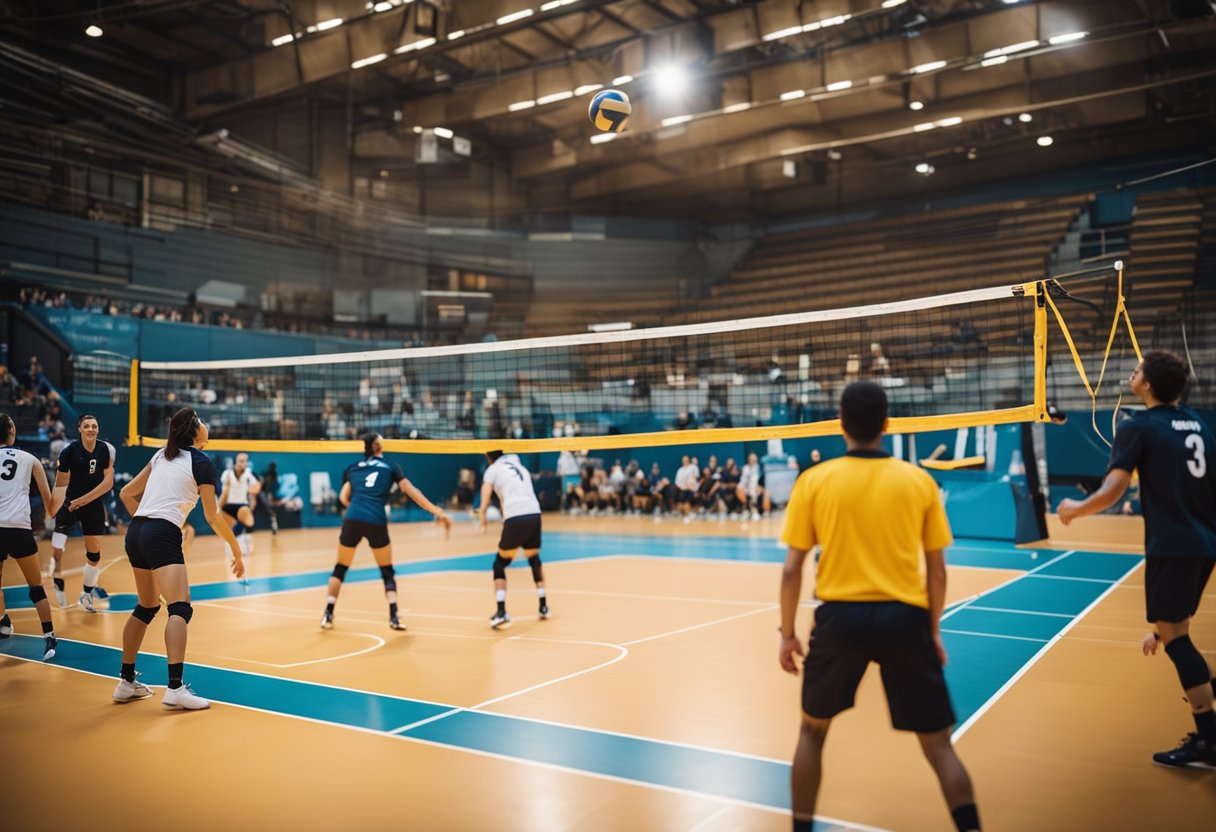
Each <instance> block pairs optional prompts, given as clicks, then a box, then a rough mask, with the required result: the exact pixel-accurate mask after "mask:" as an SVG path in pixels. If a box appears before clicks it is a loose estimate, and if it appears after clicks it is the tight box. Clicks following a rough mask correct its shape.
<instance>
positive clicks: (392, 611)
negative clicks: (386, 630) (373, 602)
mask: <svg viewBox="0 0 1216 832" xmlns="http://www.w3.org/2000/svg"><path fill="white" fill-rule="evenodd" d="M388 615H389V618H396V617H397V605H396V604H389V605H388Z"/></svg>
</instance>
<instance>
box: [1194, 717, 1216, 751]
mask: <svg viewBox="0 0 1216 832" xmlns="http://www.w3.org/2000/svg"><path fill="white" fill-rule="evenodd" d="M1192 716H1194V717H1195V729H1196V730H1197V731H1198V732H1199V736H1200V737H1202V738H1203V740H1204V741H1205V742H1207V743H1208V744H1209V745H1214V744H1216V711H1203V712H1202V713H1196V714H1192Z"/></svg>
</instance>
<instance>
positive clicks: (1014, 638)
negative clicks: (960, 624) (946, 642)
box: [942, 627, 1047, 644]
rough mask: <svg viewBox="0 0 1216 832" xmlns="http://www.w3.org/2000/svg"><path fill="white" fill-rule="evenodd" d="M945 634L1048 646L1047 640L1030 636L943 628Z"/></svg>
mask: <svg viewBox="0 0 1216 832" xmlns="http://www.w3.org/2000/svg"><path fill="white" fill-rule="evenodd" d="M942 632H943V633H954V634H956V635H960V636H979V637H980V638H1007V639H1010V640H1011V641H1033V642H1035V643H1036V644H1046V643H1047V639H1045V638H1029V637H1028V636H1007V635H1004V634H1002V633H977V632H974V631H972V630H947V629H946V628H944V627H943V628H942Z"/></svg>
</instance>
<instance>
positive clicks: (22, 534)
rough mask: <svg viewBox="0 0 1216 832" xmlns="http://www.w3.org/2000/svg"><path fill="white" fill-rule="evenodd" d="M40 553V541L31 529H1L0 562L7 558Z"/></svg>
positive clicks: (25, 556) (24, 556)
mask: <svg viewBox="0 0 1216 832" xmlns="http://www.w3.org/2000/svg"><path fill="white" fill-rule="evenodd" d="M36 554H38V541H37V540H35V539H34V533H33V532H32V531H30V530H29V529H0V563H4V559H5V558H9V557H12V558H28V557H29V556H30V555H36Z"/></svg>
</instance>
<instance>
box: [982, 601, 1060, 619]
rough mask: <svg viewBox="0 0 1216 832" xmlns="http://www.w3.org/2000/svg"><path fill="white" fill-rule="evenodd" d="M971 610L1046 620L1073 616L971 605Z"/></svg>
mask: <svg viewBox="0 0 1216 832" xmlns="http://www.w3.org/2000/svg"><path fill="white" fill-rule="evenodd" d="M970 608H971V609H973V610H980V611H982V612H1004V613H1009V614H1011V615H1040V616H1045V617H1047V618H1072V617H1073V616H1071V615H1069V614H1068V613H1063V612H1039V611H1038V610H1011V609H1007V608H1005V607H984V606H980V605H978V604H972V605H971V607H970Z"/></svg>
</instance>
